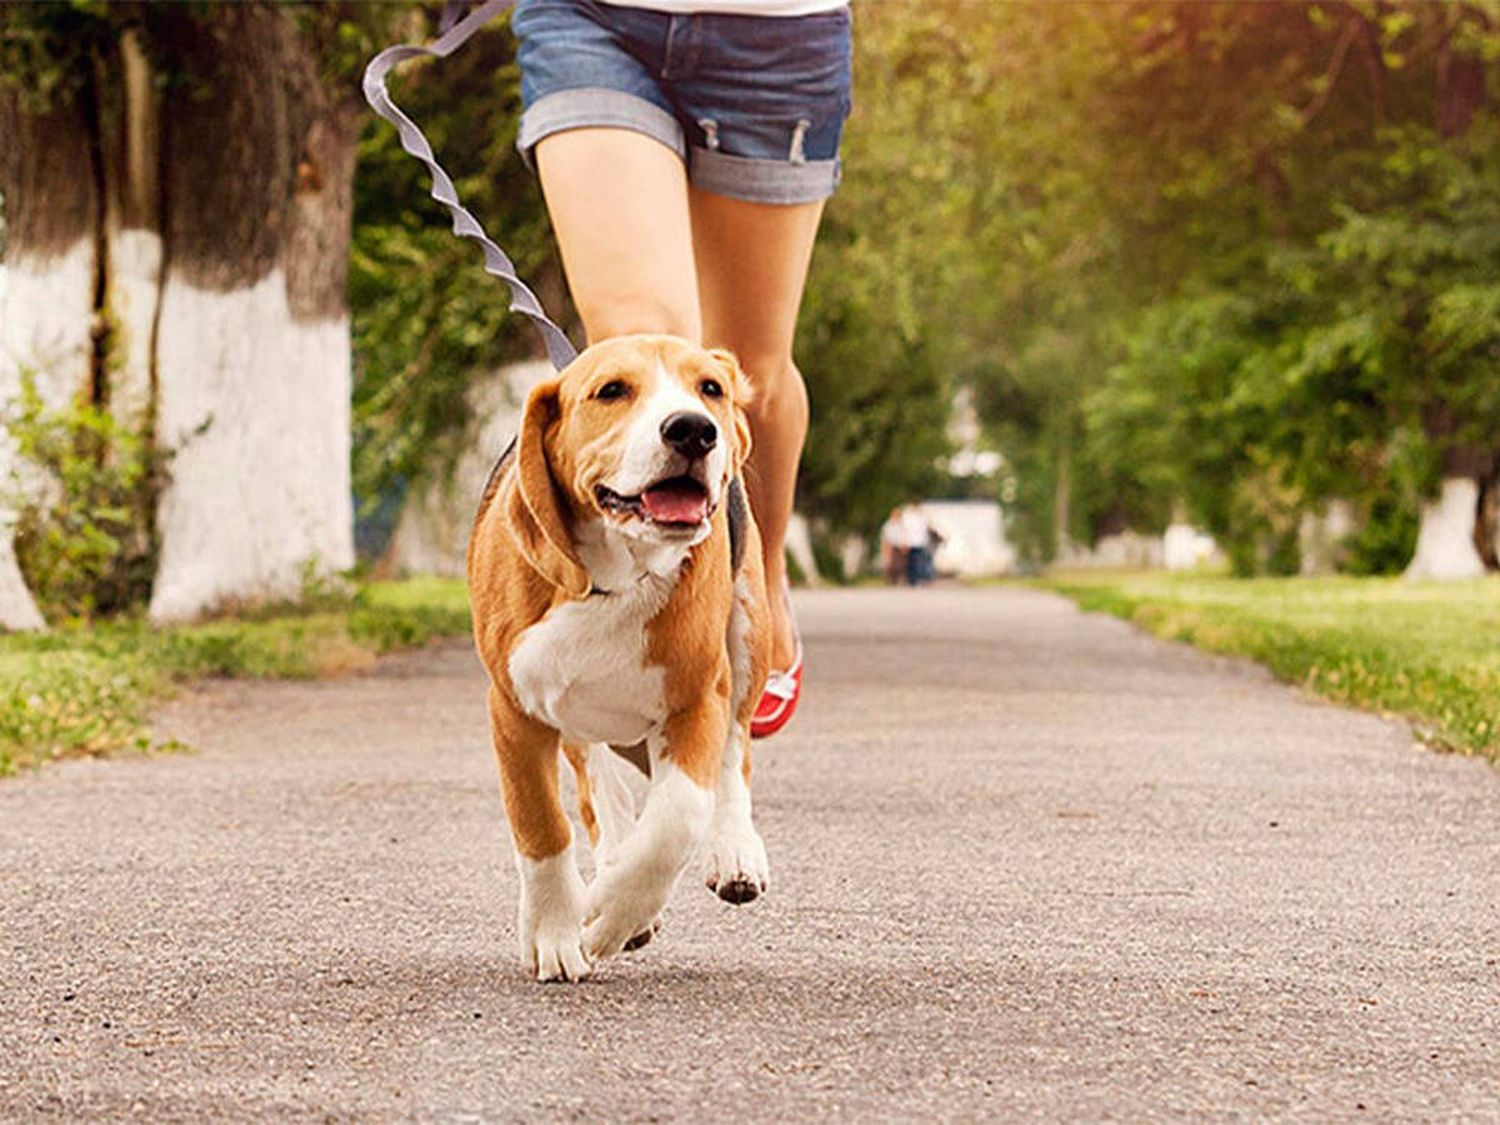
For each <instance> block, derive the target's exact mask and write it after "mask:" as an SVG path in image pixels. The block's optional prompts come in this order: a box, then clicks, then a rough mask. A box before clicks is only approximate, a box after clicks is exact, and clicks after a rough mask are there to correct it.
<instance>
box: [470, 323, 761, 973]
mask: <svg viewBox="0 0 1500 1125" xmlns="http://www.w3.org/2000/svg"><path fill="white" fill-rule="evenodd" d="M747 397H748V384H747V381H746V379H745V377H744V375H743V373H742V372H741V371H740V368H739V365H738V364H737V363H736V362H735V360H734V357H733V356H732V355H730V354H729V353H728V352H725V351H718V350H715V351H706V350H704V349H702V348H699V347H696V346H694V345H692V344H690V343H688V342H686V341H684V340H681V339H678V338H676V337H671V336H628V337H621V338H617V339H612V340H607V341H604V342H601V343H599V344H596V345H594V346H593V347H591V348H589V349H588V350H587V351H585V352H584V353H583V354H582V355H581V356H579V357H578V359H577V360H575V361H574V362H573V363H572V364H570V365H569V366H568V367H567V369H566V370H564V371H563V372H561V373H560V374H559V375H558V376H557V378H556V379H553V380H550V381H547V382H544V383H542V384H541V385H539V386H537V387H536V388H535V389H534V390H533V391H532V392H531V394H530V396H529V397H528V398H527V401H526V407H525V411H524V414H523V417H522V422H521V432H520V435H519V437H518V439H517V444H516V451H515V456H514V457H513V458H511V459H510V461H509V463H508V464H506V465H505V466H503V467H502V469H501V471H499V472H498V473H497V474H496V476H495V478H494V479H492V480H491V482H490V486H489V487H488V488H487V489H486V491H485V497H484V500H483V501H482V503H481V507H480V511H479V515H478V517H477V519H476V522H475V526H474V534H473V538H472V540H471V542H470V545H469V559H468V573H469V590H470V599H471V603H472V607H473V612H474V636H475V641H476V643H477V645H478V649H479V654H480V656H481V658H482V659H483V661H484V664H485V667H486V668H487V669H488V671H489V675H490V681H491V686H490V692H489V710H490V721H491V724H492V727H493V734H494V742H495V754H496V756H497V758H498V759H499V765H500V782H501V789H502V792H503V795H504V799H505V809H506V813H507V815H508V817H509V820H510V826H511V833H512V836H513V838H514V843H515V854H516V866H517V868H518V870H519V872H520V881H521V895H520V908H519V930H520V941H521V957H522V960H523V961H524V963H525V964H526V966H527V967H528V968H529V969H530V970H531V971H532V972H533V973H534V974H535V975H536V977H537V979H538V980H578V979H581V978H582V977H584V976H586V975H587V974H588V972H589V971H590V967H591V965H592V963H593V962H595V961H597V960H598V959H600V958H602V957H606V956H609V955H610V954H613V953H616V952H619V951H620V950H621V949H622V948H626V947H627V946H629V947H631V948H633V947H634V946H636V945H639V944H642V943H644V941H646V940H649V938H650V936H651V934H652V933H653V932H654V931H655V928H656V925H657V919H658V916H659V915H660V913H661V910H662V908H663V906H665V904H666V902H667V898H668V896H669V895H670V893H671V891H672V888H673V886H674V885H675V884H676V882H677V880H678V878H679V876H680V875H681V874H682V872H683V870H684V869H685V868H686V867H687V866H688V865H689V864H690V863H691V862H692V860H693V859H694V858H695V857H696V856H698V855H699V854H701V853H704V852H706V857H707V858H706V873H705V877H706V881H707V883H708V886H709V887H710V889H714V890H716V891H717V892H718V893H719V895H720V897H722V898H724V899H725V900H726V901H730V902H736V903H738V902H746V901H749V900H750V899H752V898H754V897H756V895H758V894H759V893H761V892H763V891H764V890H765V889H766V885H767V879H768V875H767V865H766V852H765V847H764V845H763V843H762V842H761V838H760V836H759V834H758V833H757V832H756V830H755V827H754V825H753V823H752V822H751V814H750V789H749V782H750V750H749V747H750V719H751V716H752V714H753V712H754V709H755V705H756V702H757V700H758V699H759V698H760V693H761V690H762V687H763V685H764V683H765V678H766V673H767V669H768V666H769V657H770V653H769V644H770V634H769V618H768V615H767V609H766V606H767V602H766V589H765V576H764V570H763V568H762V564H761V548H760V538H759V535H758V533H757V531H756V529H755V524H754V521H753V520H752V519H750V518H748V515H747V516H746V519H745V521H744V524H745V528H744V542H743V555H742V559H741V562H740V565H739V568H738V571H737V572H736V571H735V569H734V567H733V565H732V561H731V554H730V531H729V519H728V511H727V509H728V507H729V504H728V498H729V489H730V482H731V481H732V480H734V479H735V478H736V477H737V476H738V475H739V474H740V472H741V471H742V468H743V465H744V462H745V458H746V456H747V455H748V453H749V448H750V431H749V426H748V424H747V422H746V418H745V412H744V408H745V402H746V400H747ZM677 417H691V418H693V419H696V424H698V425H699V426H701V427H704V428H703V431H702V432H703V433H707V434H710V435H714V437H715V438H716V440H712V447H711V448H708V449H706V450H703V449H701V448H700V447H701V445H702V444H703V443H702V442H701V441H700V442H699V443H698V444H697V445H693V446H688V447H685V446H683V445H682V443H681V442H678V444H676V445H674V444H672V443H671V442H669V441H668V440H667V431H666V429H665V428H664V427H665V426H666V425H667V424H668V423H669V421H670V419H672V418H677ZM705 419H711V420H712V425H711V426H708V425H707V424H706V421H705ZM684 448H686V449H687V453H684V452H683V450H684ZM683 476H688V477H691V478H693V479H694V480H695V481H697V482H698V484H699V485H701V487H702V490H703V492H704V494H705V497H706V506H705V508H704V510H703V513H702V518H696V519H694V520H693V521H692V522H690V523H689V522H684V521H682V520H674V521H672V522H667V523H661V522H658V521H657V520H656V519H654V518H652V516H651V514H650V511H651V506H650V505H643V504H642V503H641V501H640V497H641V496H642V494H643V493H648V492H649V493H652V495H654V496H655V495H660V494H661V493H660V491H659V490H653V486H656V485H658V484H659V482H662V481H664V480H667V479H669V478H678V479H680V478H682V477H683ZM694 514H695V515H696V513H694ZM640 743H644V745H645V753H646V755H647V756H648V757H649V771H650V788H649V792H648V794H647V797H646V800H645V804H644V807H643V809H642V810H641V813H640V816H639V818H638V819H637V818H636V817H635V811H634V803H633V798H632V794H631V792H630V790H629V788H628V787H627V786H626V784H625V779H624V777H622V776H621V771H622V768H623V769H624V770H625V771H626V772H627V773H628V767H626V766H624V762H623V759H622V758H620V757H618V756H617V755H616V754H615V753H614V752H613V751H611V749H610V747H611V746H616V747H629V746H632V745H637V744H640ZM560 744H562V745H564V746H565V747H566V749H567V751H568V758H569V760H570V762H571V763H572V765H573V768H574V770H575V771H576V773H577V779H578V794H579V804H580V813H581V817H582V820H583V822H584V824H585V826H586V827H587V828H588V831H589V836H590V839H591V842H592V843H593V846H594V850H595V859H596V868H597V874H596V876H595V879H594V881H593V883H592V884H590V885H589V886H585V885H584V883H583V880H582V878H581V876H580V875H579V872H578V867H577V864H576V862H575V859H574V854H573V847H572V830H571V828H570V827H569V823H568V818H567V816H566V815H565V813H564V811H563V807H562V803H561V800H560V796H559V782H558V748H559V745H560Z"/></svg>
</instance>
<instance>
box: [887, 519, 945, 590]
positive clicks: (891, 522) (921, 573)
mask: <svg viewBox="0 0 1500 1125" xmlns="http://www.w3.org/2000/svg"><path fill="white" fill-rule="evenodd" d="M941 541H942V540H941V537H940V536H938V534H937V532H936V530H935V529H934V528H933V526H932V521H931V520H929V519H928V518H927V513H926V512H924V511H923V510H922V506H921V505H920V504H902V505H901V506H900V507H897V508H893V509H892V510H891V514H890V516H889V517H887V519H886V521H885V526H884V527H882V528H881V531H880V546H881V551H882V553H883V554H884V556H885V558H884V564H885V566H884V569H885V575H886V581H887V582H889V583H891V584H892V585H893V586H894V585H900V584H901V583H903V582H904V583H906V585H908V586H925V585H927V583H929V582H931V581H932V578H933V554H934V551H935V550H936V547H937V545H938V543H940V542H941Z"/></svg>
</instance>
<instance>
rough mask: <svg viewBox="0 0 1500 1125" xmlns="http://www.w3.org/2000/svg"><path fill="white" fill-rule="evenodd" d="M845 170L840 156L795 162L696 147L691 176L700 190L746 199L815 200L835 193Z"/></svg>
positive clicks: (806, 201) (765, 201) (775, 201)
mask: <svg viewBox="0 0 1500 1125" xmlns="http://www.w3.org/2000/svg"><path fill="white" fill-rule="evenodd" d="M842 171H843V170H842V166H841V165H840V163H839V161H838V158H837V157H835V158H833V159H832V160H806V161H801V162H792V161H788V160H766V159H761V158H758V157H753V156H730V155H729V154H728V153H726V152H720V151H718V150H717V149H711V148H698V147H695V148H694V149H693V152H692V157H691V160H690V162H689V165H688V179H689V180H691V181H692V184H693V186H694V187H695V188H697V189H698V190H700V191H706V192H708V193H709V194H711V195H725V196H728V197H729V198H730V199H742V200H744V201H746V202H747V203H780V204H791V203H816V202H818V201H819V200H822V199H827V198H828V197H829V196H830V195H832V194H833V193H834V190H835V189H836V188H837V187H838V186H839V178H840V176H841V175H842Z"/></svg>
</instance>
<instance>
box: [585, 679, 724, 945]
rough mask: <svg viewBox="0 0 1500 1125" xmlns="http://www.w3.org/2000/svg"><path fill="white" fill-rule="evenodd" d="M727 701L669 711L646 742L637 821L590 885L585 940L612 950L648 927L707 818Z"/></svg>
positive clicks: (696, 845)
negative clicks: (647, 761)
mask: <svg viewBox="0 0 1500 1125" xmlns="http://www.w3.org/2000/svg"><path fill="white" fill-rule="evenodd" d="M727 703H728V701H727V700H726V699H724V698H723V697H722V696H720V697H713V696H710V697H709V698H707V699H701V700H698V701H696V702H695V704H694V706H692V707H690V708H688V709H686V710H684V711H681V712H678V713H677V714H674V715H672V716H669V717H668V719H667V721H666V723H665V724H664V729H663V731H662V733H661V734H660V735H653V736H652V738H651V740H650V747H651V789H650V792H649V793H648V794H647V796H646V804H645V806H644V808H643V809H642V810H641V816H640V819H639V820H637V821H636V823H635V826H634V827H633V828H632V829H631V830H630V832H629V834H628V835H627V836H626V837H625V839H624V841H623V842H622V843H621V844H620V846H619V848H618V850H617V851H616V853H615V855H614V857H613V861H612V862H611V863H609V864H607V865H605V866H603V867H601V868H600V870H599V873H598V875H597V876H596V877H595V878H594V882H593V884H592V885H591V886H590V887H589V897H588V908H587V911H586V918H587V924H586V925H585V928H584V945H585V948H586V949H587V950H588V951H589V954H590V956H592V957H607V956H609V955H610V954H612V953H618V952H619V951H620V950H621V949H622V948H624V947H625V945H626V944H627V943H634V942H635V941H637V940H638V939H639V938H640V936H641V935H642V934H644V933H645V932H646V931H648V930H649V929H651V927H652V926H653V925H654V924H655V921H656V919H657V917H658V916H659V915H660V914H661V912H662V908H663V907H664V906H666V904H667V899H668V897H669V896H670V895H671V893H672V888H673V887H674V886H675V885H676V883H677V880H678V878H679V877H680V876H681V874H682V872H683V869H684V868H686V867H687V866H688V864H689V863H691V862H692V860H693V858H694V857H695V856H697V855H698V852H699V849H700V848H701V847H702V846H703V841H704V839H705V838H706V836H707V834H708V826H709V821H710V819H711V818H712V816H713V807H714V790H713V785H714V780H715V775H716V768H715V767H716V766H717V752H718V750H719V748H720V747H722V746H723V745H724V728H725V727H726V726H727V719H728V715H727V713H726V712H727V711H728V707H727Z"/></svg>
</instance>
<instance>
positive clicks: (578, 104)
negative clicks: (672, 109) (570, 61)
mask: <svg viewBox="0 0 1500 1125" xmlns="http://www.w3.org/2000/svg"><path fill="white" fill-rule="evenodd" d="M600 127H602V128H614V129H633V130H635V131H636V132H637V133H644V134H646V136H648V137H651V138H652V139H653V140H658V141H660V142H661V143H662V144H664V145H666V146H667V147H668V148H669V149H671V150H672V151H673V152H675V153H676V154H677V155H678V156H679V157H681V158H682V159H683V160H686V159H687V138H686V136H685V135H684V134H683V131H682V126H681V125H679V124H678V123H677V119H676V118H675V117H673V116H672V115H671V114H670V113H668V112H667V111H666V110H664V109H662V108H661V106H659V105H657V104H656V103H655V102H651V101H648V100H647V99H645V98H642V97H638V96H636V95H635V94H627V93H626V92H625V91H623V90H612V89H610V88H609V87H607V86H579V87H575V88H574V89H571V90H557V91H555V92H554V93H551V94H545V95H543V96H542V97H540V98H538V99H537V100H536V101H534V102H532V103H531V105H529V106H527V107H526V111H525V112H524V113H523V114H521V128H520V131H519V133H518V134H517V136H516V148H517V150H518V151H519V152H520V153H521V159H522V160H524V161H525V162H526V167H528V168H530V169H531V170H532V171H533V172H535V171H536V165H535V164H534V163H533V161H532V158H531V151H532V149H534V148H535V147H536V146H537V144H538V143H540V142H541V141H542V140H543V139H544V138H546V137H550V136H551V135H552V134H553V133H562V132H566V131H567V130H569V129H587V128H600Z"/></svg>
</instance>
